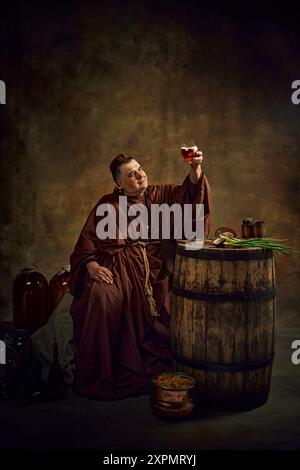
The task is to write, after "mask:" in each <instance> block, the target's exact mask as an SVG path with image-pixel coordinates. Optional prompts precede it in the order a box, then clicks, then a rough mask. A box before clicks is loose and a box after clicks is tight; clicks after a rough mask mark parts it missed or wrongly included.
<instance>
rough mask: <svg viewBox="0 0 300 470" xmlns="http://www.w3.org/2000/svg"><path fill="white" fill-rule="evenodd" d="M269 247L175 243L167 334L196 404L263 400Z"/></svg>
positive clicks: (239, 406) (226, 406)
mask: <svg viewBox="0 0 300 470" xmlns="http://www.w3.org/2000/svg"><path fill="white" fill-rule="evenodd" d="M275 318H276V303H275V269H274V259H273V253H272V251H271V250H265V249H260V248H215V247H212V246H206V245H204V248H203V249H202V250H199V251H188V250H186V249H185V248H184V247H183V246H181V245H179V244H178V245H177V251H176V257H175V266H174V278H173V294H172V317H171V338H172V351H173V359H174V368H175V370H178V371H183V372H185V373H186V374H189V375H191V376H193V377H194V378H195V379H196V382H197V388H198V395H199V405H200V406H203V407H205V408H207V409H216V410H223V411H235V410H249V409H252V408H256V407H257V406H260V405H262V404H263V403H265V402H266V401H267V399H268V395H269V389H270V381H271V371H272V362H273V358H274V346H275Z"/></svg>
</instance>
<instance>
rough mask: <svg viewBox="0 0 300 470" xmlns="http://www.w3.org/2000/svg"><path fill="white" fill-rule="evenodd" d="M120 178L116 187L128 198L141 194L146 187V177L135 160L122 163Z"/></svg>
mask: <svg viewBox="0 0 300 470" xmlns="http://www.w3.org/2000/svg"><path fill="white" fill-rule="evenodd" d="M120 172H121V178H120V179H119V180H118V186H119V187H120V188H122V189H123V191H124V193H125V194H128V195H129V196H137V195H139V194H142V193H143V192H144V191H145V189H146V188H147V186H148V179H147V175H146V173H145V172H144V170H143V169H142V167H141V165H140V164H139V163H138V162H137V161H136V160H131V161H130V162H128V163H124V164H123V165H121V167H120Z"/></svg>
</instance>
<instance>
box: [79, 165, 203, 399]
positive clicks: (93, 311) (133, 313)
mask: <svg viewBox="0 0 300 470" xmlns="http://www.w3.org/2000/svg"><path fill="white" fill-rule="evenodd" d="M118 200H119V192H118V190H117V189H115V190H114V192H113V193H112V194H108V195H106V196H104V197H103V198H101V199H100V201H99V202H98V203H97V205H96V206H95V207H94V208H93V210H92V211H91V213H90V215H89V217H88V219H87V221H86V223H85V225H84V227H83V229H82V232H81V234H80V236H79V239H78V241H77V243H76V246H75V248H74V251H73V253H72V255H71V258H70V262H71V275H72V277H71V281H70V288H71V293H72V294H73V296H74V300H73V303H72V305H71V311H70V313H71V315H72V317H73V322H74V341H75V345H76V348H77V354H76V372H75V381H74V390H75V392H77V393H78V394H80V395H83V396H89V397H94V398H98V399H103V400H114V399H120V398H125V397H128V396H134V395H140V394H144V393H148V392H149V385H150V379H151V376H153V375H154V374H156V373H159V372H161V371H164V370H168V369H170V367H171V362H170V357H171V354H170V334H169V324H170V276H169V273H168V271H167V267H166V263H165V261H164V259H163V256H162V246H161V244H160V243H159V242H158V243H157V242H155V243H148V244H147V245H146V251H147V257H148V261H149V267H150V282H151V285H152V289H153V297H154V299H155V302H156V306H157V310H158V312H159V317H156V318H155V319H154V320H153V317H151V316H150V311H149V305H148V303H147V299H146V296H145V288H144V283H145V266H144V259H143V256H142V251H141V248H140V247H139V246H138V245H137V244H136V243H132V240H131V239H129V238H128V239H124V240H123V239H116V240H115V239H114V240H108V239H106V240H100V239H98V237H97V235H96V225H97V223H98V222H99V220H100V217H99V216H96V208H97V207H98V205H99V204H102V203H110V204H113V205H114V206H115V207H116V208H118ZM127 200H128V206H130V205H131V204H134V203H145V204H146V205H147V207H148V209H149V208H150V205H151V203H156V204H162V203H167V204H173V203H175V202H177V203H192V202H193V203H203V204H204V214H205V236H206V237H207V236H208V233H209V227H210V216H211V191H210V187H209V183H208V181H207V178H206V176H205V175H204V173H202V176H201V178H200V180H199V182H198V184H197V185H193V184H192V183H191V181H190V178H189V176H187V177H186V179H185V180H184V182H183V184H182V185H178V186H175V185H158V186H151V185H150V186H148V188H147V190H146V192H145V195H142V196H138V197H130V196H128V197H127ZM93 259H95V260H98V262H99V264H100V265H102V266H106V267H107V268H108V269H110V270H111V272H112V274H113V284H112V285H110V284H106V283H104V282H102V281H100V282H96V281H92V280H91V278H90V276H89V274H88V272H87V270H86V263H87V262H88V261H91V260H93Z"/></svg>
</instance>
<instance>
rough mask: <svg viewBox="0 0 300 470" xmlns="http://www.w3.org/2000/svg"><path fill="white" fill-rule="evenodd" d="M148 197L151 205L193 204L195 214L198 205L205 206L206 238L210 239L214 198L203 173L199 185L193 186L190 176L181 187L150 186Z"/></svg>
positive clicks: (171, 185) (168, 185)
mask: <svg viewBox="0 0 300 470" xmlns="http://www.w3.org/2000/svg"><path fill="white" fill-rule="evenodd" d="M148 195H149V199H150V203H151V204H153V203H156V204H162V203H167V204H169V205H172V204H174V203H179V204H192V205H193V211H194V213H195V207H196V204H203V205H204V236H205V238H208V236H209V233H210V228H211V218H212V196H211V187H210V185H209V182H208V179H207V177H206V175H205V174H204V173H203V172H202V174H201V176H200V179H199V181H198V183H197V184H193V183H192V182H191V180H190V177H189V175H188V176H187V177H186V178H185V180H184V181H183V183H182V184H181V185H174V184H164V185H157V186H149V187H148Z"/></svg>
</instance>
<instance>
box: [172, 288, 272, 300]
mask: <svg viewBox="0 0 300 470" xmlns="http://www.w3.org/2000/svg"><path fill="white" fill-rule="evenodd" d="M172 292H173V293H174V294H176V295H178V296H179V297H185V298H188V299H193V300H205V301H207V302H236V301H238V302H242V301H247V300H248V301H250V300H270V299H274V297H275V296H276V289H275V288H274V287H272V288H270V289H264V290H261V291H257V292H254V293H242V292H241V293H240V294H216V293H212V292H193V291H188V290H185V289H179V288H178V287H176V286H173V287H172Z"/></svg>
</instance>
